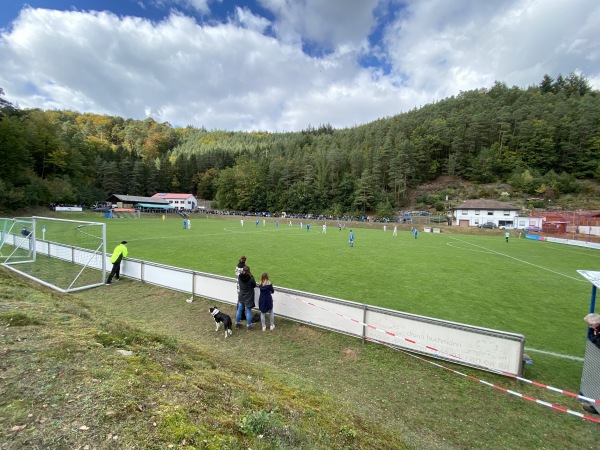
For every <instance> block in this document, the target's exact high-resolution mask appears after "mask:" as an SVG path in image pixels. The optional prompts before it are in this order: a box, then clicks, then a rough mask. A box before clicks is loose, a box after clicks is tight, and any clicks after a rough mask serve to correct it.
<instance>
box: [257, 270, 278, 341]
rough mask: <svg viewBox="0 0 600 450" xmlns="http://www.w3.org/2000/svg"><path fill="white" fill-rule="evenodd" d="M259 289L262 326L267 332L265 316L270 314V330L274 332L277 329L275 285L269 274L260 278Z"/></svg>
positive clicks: (265, 273)
mask: <svg viewBox="0 0 600 450" xmlns="http://www.w3.org/2000/svg"><path fill="white" fill-rule="evenodd" d="M258 288H259V289H260V295H259V297H258V309H260V323H261V324H262V330H263V331H266V329H267V324H266V318H265V315H266V314H269V322H270V327H269V330H271V331H273V330H274V329H275V315H274V314H273V293H274V292H275V289H273V285H272V284H271V281H270V280H269V274H268V273H267V272H264V273H263V274H262V276H261V277H260V284H259V285H258Z"/></svg>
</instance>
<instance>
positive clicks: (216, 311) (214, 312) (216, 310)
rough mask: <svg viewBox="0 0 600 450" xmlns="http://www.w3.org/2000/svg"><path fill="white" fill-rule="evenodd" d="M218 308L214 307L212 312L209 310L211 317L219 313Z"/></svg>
mask: <svg viewBox="0 0 600 450" xmlns="http://www.w3.org/2000/svg"><path fill="white" fill-rule="evenodd" d="M219 312H220V311H219V310H218V309H217V308H215V310H214V311H213V312H211V314H212V315H213V317H215V316H216V315H217V314H219Z"/></svg>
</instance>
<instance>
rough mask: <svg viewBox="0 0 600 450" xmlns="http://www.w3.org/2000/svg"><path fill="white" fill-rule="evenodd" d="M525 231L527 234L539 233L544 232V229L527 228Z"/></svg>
mask: <svg viewBox="0 0 600 450" xmlns="http://www.w3.org/2000/svg"><path fill="white" fill-rule="evenodd" d="M523 229H524V230H525V231H527V232H532V233H539V232H540V231H542V229H541V228H540V227H525V228H523Z"/></svg>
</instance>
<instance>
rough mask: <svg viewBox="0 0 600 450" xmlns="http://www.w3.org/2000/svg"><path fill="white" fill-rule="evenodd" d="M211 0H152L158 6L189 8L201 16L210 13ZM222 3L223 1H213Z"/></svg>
mask: <svg viewBox="0 0 600 450" xmlns="http://www.w3.org/2000/svg"><path fill="white" fill-rule="evenodd" d="M210 1H211V0H152V2H153V3H154V4H155V5H157V6H169V5H171V4H172V5H174V6H176V7H177V6H179V7H182V8H188V9H192V10H195V11H197V12H199V13H200V14H208V13H209V12H210V7H209V3H210ZM212 1H219V2H220V1H221V0H212Z"/></svg>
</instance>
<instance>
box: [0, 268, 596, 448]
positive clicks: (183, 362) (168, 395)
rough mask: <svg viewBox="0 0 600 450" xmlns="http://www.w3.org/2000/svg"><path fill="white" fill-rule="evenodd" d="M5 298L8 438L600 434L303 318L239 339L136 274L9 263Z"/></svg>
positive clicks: (293, 440) (522, 439)
mask: <svg viewBox="0 0 600 450" xmlns="http://www.w3.org/2000/svg"><path fill="white" fill-rule="evenodd" d="M0 297H1V298H2V301H1V303H0V324H1V326H2V331H1V339H2V347H1V348H0V355H1V359H0V388H1V391H2V395H0V447H1V448H3V449H17V448H84V447H85V446H86V445H87V446H88V448H97V449H101V448H156V449H159V448H160V449H164V448H232V449H238V448H239V449H241V448H311V449H313V448H377V449H379V448H484V447H485V448H547V449H548V448H557V449H558V448H561V449H564V448H590V449H591V448H594V447H595V441H596V437H597V433H598V430H599V428H598V427H599V426H600V425H599V424H596V423H591V422H587V421H584V420H582V419H579V418H576V417H572V416H569V415H566V414H564V413H559V412H557V411H554V410H551V409H549V408H545V407H542V406H539V405H535V404H532V403H530V402H527V401H524V400H520V399H517V398H515V397H513V396H510V395H507V394H505V393H503V392H499V391H497V390H494V389H490V388H488V387H485V386H483V385H481V384H479V383H477V382H475V381H472V380H469V379H466V378H464V377H460V376H457V375H455V374H453V373H450V372H448V371H444V370H442V369H439V368H436V367H434V366H431V365H428V364H426V363H423V362H421V361H419V360H416V359H414V358H412V357H410V356H407V355H405V354H402V353H398V352H395V351H393V350H391V349H388V348H385V347H381V346H377V345H374V344H367V345H365V346H363V345H362V343H361V342H360V341H359V340H357V339H353V338H350V337H347V336H341V335H337V334H335V333H330V332H326V331H323V330H319V329H314V328H311V327H307V326H304V325H300V324H297V323H293V322H288V321H283V320H277V322H276V329H275V331H273V332H265V333H263V332H261V331H254V332H247V331H245V330H244V331H237V330H234V334H233V336H231V337H230V338H228V339H226V340H225V339H224V338H223V334H222V332H219V333H216V332H215V331H214V323H213V321H212V317H211V316H210V315H209V313H208V311H207V308H208V306H209V302H208V301H205V300H197V301H195V302H194V303H192V304H188V303H186V302H185V301H184V296H183V295H182V294H180V293H175V292H170V291H166V290H163V289H159V288H156V287H153V286H149V285H146V284H143V283H139V282H133V281H131V280H123V281H121V282H120V284H117V285H115V286H110V287H105V288H100V289H95V290H90V291H85V292H81V293H78V294H77V295H69V296H66V295H60V294H56V293H54V292H50V291H48V290H47V289H45V288H42V287H38V286H37V285H34V284H31V283H30V282H28V281H25V280H22V279H21V278H18V277H16V276H14V275H13V274H11V273H9V272H7V271H6V270H5V269H1V270H0ZM223 309H224V310H227V311H226V312H228V313H231V312H232V311H230V309H231V307H223ZM118 350H127V351H131V352H132V354H131V355H123V354H121V353H119V352H118ZM459 370H461V372H464V373H469V374H473V375H474V376H477V377H481V378H484V379H486V380H487V381H490V382H493V383H496V384H500V385H502V386H505V387H508V388H509V389H513V390H515V391H519V392H523V393H525V394H528V395H532V396H534V397H541V398H544V399H545V400H547V401H551V402H556V403H559V404H562V405H564V406H567V407H569V408H573V409H576V410H580V408H579V405H578V404H577V401H575V400H573V399H570V398H564V397H559V396H558V395H556V394H552V393H549V392H545V391H540V390H539V389H535V388H533V387H531V386H529V385H522V384H520V383H518V382H515V381H512V380H508V379H506V378H501V377H496V376H493V375H490V374H485V373H482V372H478V371H474V370H473V371H472V370H470V369H464V368H461V369H459Z"/></svg>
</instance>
